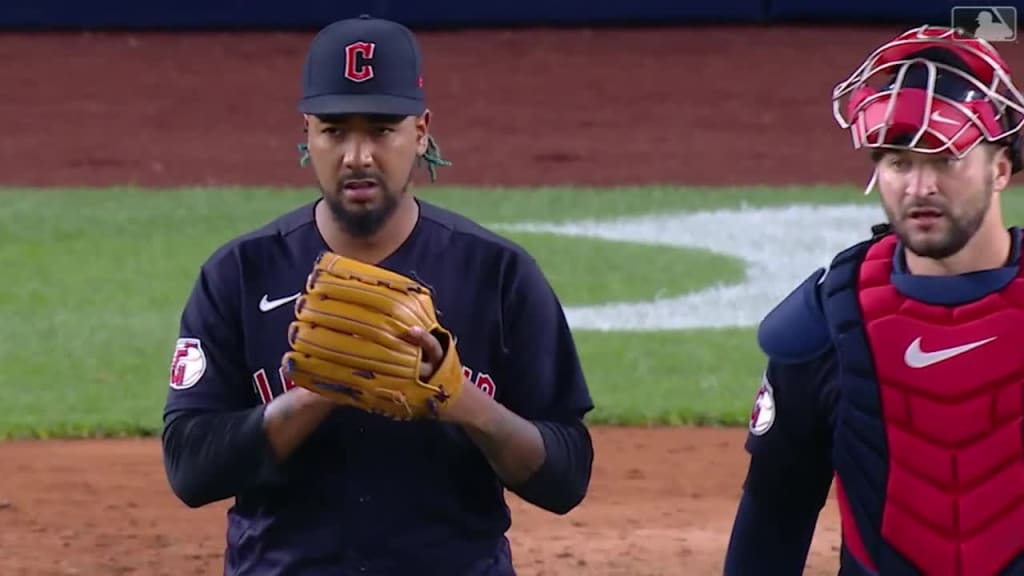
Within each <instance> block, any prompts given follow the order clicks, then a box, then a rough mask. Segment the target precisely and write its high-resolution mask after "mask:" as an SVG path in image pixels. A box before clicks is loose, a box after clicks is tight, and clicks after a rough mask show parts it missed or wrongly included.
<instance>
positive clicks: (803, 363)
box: [725, 26, 1024, 576]
mask: <svg viewBox="0 0 1024 576" xmlns="http://www.w3.org/2000/svg"><path fill="white" fill-rule="evenodd" d="M833 106H834V110H835V113H836V118H837V120H838V121H839V124H840V126H842V127H843V128H844V129H849V130H850V132H851V135H852V136H853V142H854V146H855V147H857V148H866V149H867V151H869V152H870V154H871V158H872V160H873V162H874V175H873V176H872V178H871V184H870V185H869V187H868V191H870V190H871V188H873V187H874V185H875V184H877V187H878V192H879V196H880V200H881V203H882V207H883V209H884V212H885V214H886V216H887V218H888V222H887V223H885V224H882V225H879V226H877V227H876V229H875V230H874V233H873V234H872V237H871V238H869V239H866V240H865V241H863V242H859V243H857V244H854V245H853V246H851V247H849V248H848V249H846V250H844V251H842V252H841V253H839V254H838V255H837V256H836V257H835V258H834V259H833V260H832V262H831V264H830V265H829V266H828V268H825V269H820V270H817V271H815V272H814V273H812V274H811V275H810V276H809V277H808V278H807V279H806V280H805V281H804V282H803V283H802V285H800V287H799V288H797V289H796V290H794V291H793V292H792V294H791V295H790V296H788V297H787V298H785V299H784V300H783V301H782V302H781V303H780V304H779V305H778V306H777V307H776V308H775V309H773V310H772V311H771V312H770V313H769V314H768V315H767V316H766V317H765V319H764V320H763V321H762V323H761V326H760V327H759V333H758V339H759V341H760V344H761V347H762V348H763V349H764V352H765V353H766V355H767V356H768V358H769V360H768V367H767V369H766V371H765V373H764V376H763V379H762V381H761V385H760V388H759V390H758V393H757V396H756V400H755V406H754V410H753V411H752V413H751V418H750V427H749V428H750V431H749V435H748V438H747V450H748V451H749V452H750V455H751V457H750V467H749V470H748V473H747V479H746V482H745V484H744V490H743V497H742V500H741V501H740V504H739V509H738V510H737V513H736V521H735V524H734V526H733V531H732V538H731V541H730V543H729V548H728V552H727V554H726V558H725V574H726V576H748V575H749V576H754V575H760V574H772V575H773V576H796V575H798V574H803V573H804V565H805V562H806V559H807V552H808V548H809V547H810V544H811V540H812V537H813V535H814V532H815V527H816V525H817V521H818V513H819V511H820V510H821V507H822V505H823V504H824V503H825V499H826V497H827V495H828V492H829V488H830V486H831V484H832V480H833V479H834V480H835V494H836V499H837V501H838V504H839V511H840V517H841V523H842V548H841V551H840V552H839V557H840V558H839V563H840V566H841V568H840V573H841V574H843V575H844V576H877V575H883V576H911V575H914V576H916V575H921V574H925V575H928V576H1014V575H1016V576H1019V575H1021V574H1024V442H1022V438H1024V428H1022V425H1024V402H1022V398H1024V354H1021V343H1022V341H1024V298H1022V297H1021V296H1022V287H1024V282H1022V281H1024V267H1022V266H1021V240H1022V238H1021V231H1020V230H1019V229H1018V228H1016V227H1008V226H1007V225H1006V224H1005V223H1004V220H1003V215H1002V207H1001V198H1002V194H1003V192H1004V191H1005V190H1006V189H1007V186H1008V185H1009V183H1010V178H1011V175H1012V174H1013V173H1016V172H1019V171H1020V169H1021V145H1020V142H1021V140H1020V134H1021V127H1022V126H1024V97H1022V95H1021V93H1020V92H1019V91H1018V89H1017V88H1016V87H1015V86H1014V84H1013V81H1012V79H1011V77H1010V72H1009V69H1008V67H1007V66H1006V64H1005V62H1004V61H1003V59H1002V57H1001V56H1000V55H999V53H998V52H997V51H996V50H995V48H994V47H993V46H992V45H991V44H989V43H988V42H985V41H984V40H980V39H977V38H972V37H970V36H968V35H966V34H964V33H962V32H961V31H959V30H954V29H949V28H944V27H930V26H923V27H920V28H915V29H912V30H908V31H906V32H904V33H902V34H900V35H899V36H897V37H896V38H894V39H892V40H891V41H889V42H887V43H885V44H884V45H882V46H880V47H878V49H876V50H875V51H874V52H873V53H872V54H871V55H870V56H869V57H868V58H867V59H866V60H865V61H864V63H863V64H862V65H861V66H860V67H858V69H857V70H856V71H855V72H854V73H853V74H852V75H851V76H850V77H849V78H848V79H847V80H845V81H844V82H841V83H840V84H839V85H838V86H837V87H836V89H835V91H834V93H833Z"/></svg>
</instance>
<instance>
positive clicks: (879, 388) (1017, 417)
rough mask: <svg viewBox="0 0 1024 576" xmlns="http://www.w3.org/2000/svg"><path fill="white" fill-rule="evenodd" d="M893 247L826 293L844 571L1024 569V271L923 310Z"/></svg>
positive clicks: (989, 575)
mask: <svg viewBox="0 0 1024 576" xmlns="http://www.w3.org/2000/svg"><path fill="white" fill-rule="evenodd" d="M896 244H897V242H896V239H895V237H893V236H886V237H884V238H882V239H881V240H879V241H877V242H875V243H873V244H865V245H861V246H860V247H857V248H855V249H851V251H849V252H847V253H846V254H843V255H840V256H839V257H838V258H837V259H836V261H835V262H834V263H833V265H832V268H831V269H830V271H829V274H828V276H826V279H825V281H824V284H823V286H822V287H821V288H822V297H823V299H824V305H825V311H826V314H827V316H828V317H829V323H830V325H831V330H832V333H833V337H834V338H835V343H836V348H837V352H838V358H839V366H840V368H839V382H838V391H839V392H838V397H837V398H836V400H835V402H836V405H835V408H836V409H835V412H834V414H835V425H834V430H833V434H834V435H833V439H834V445H833V461H834V465H835V470H836V494H837V496H838V500H839V506H840V513H841V517H842V528H843V541H844V546H843V553H842V560H843V562H842V564H843V570H842V572H841V574H843V575H844V576H846V575H854V574H881V575H882V576H902V575H910V574H922V575H927V576H997V575H1002V576H1007V575H1024V428H1022V421H1024V274H1018V276H1017V277H1016V278H1015V279H1014V280H1013V281H1011V282H1010V283H1009V284H1008V285H1007V286H1006V287H1005V288H1004V289H1003V290H1002V291H1000V292H996V293H992V294H989V295H988V296H986V297H984V298H982V299H981V300H976V301H973V302H970V303H968V304H965V305H961V306H936V305H930V304H925V303H923V302H920V301H915V300H911V299H909V298H908V297H906V296H904V295H903V294H901V293H899V292H898V291H897V290H896V288H895V287H894V286H893V285H892V283H891V280H890V275H891V272H892V267H893V266H892V259H893V256H894V253H895V248H896ZM859 262H863V263H862V264H861V265H860V266H858V263H859ZM1022 270H1024V267H1022Z"/></svg>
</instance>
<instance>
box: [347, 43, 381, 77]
mask: <svg viewBox="0 0 1024 576" xmlns="http://www.w3.org/2000/svg"><path fill="white" fill-rule="evenodd" d="M376 46H377V45H376V44H374V43H373V42H353V43H352V44H349V45H348V46H345V78H348V79H349V80H351V81H353V82H366V81H367V80H369V79H370V78H373V65H372V64H369V63H368V62H369V61H370V60H373V50H374V48H376Z"/></svg>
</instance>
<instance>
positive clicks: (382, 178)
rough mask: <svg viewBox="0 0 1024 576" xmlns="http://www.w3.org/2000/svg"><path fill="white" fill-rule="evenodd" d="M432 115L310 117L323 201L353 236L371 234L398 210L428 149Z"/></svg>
mask: <svg viewBox="0 0 1024 576" xmlns="http://www.w3.org/2000/svg"><path fill="white" fill-rule="evenodd" d="M429 114H430V113H429V112H426V113H424V114H423V115H422V116H409V117H401V116H378V115H342V116H335V117H316V116H306V128H307V141H308V142H307V143H308V145H309V157H310V162H311V163H312V165H313V169H314V171H315V172H316V177H317V181H318V183H319V184H320V190H321V192H322V193H323V197H324V201H325V203H326V204H327V206H328V207H330V209H331V212H332V213H333V214H334V217H335V219H336V220H337V221H338V222H339V223H340V224H341V225H342V226H344V227H345V229H346V231H347V232H348V233H349V234H351V235H353V236H357V237H366V236H371V235H373V234H374V233H375V232H376V231H377V230H379V229H380V227H381V226H383V224H384V223H385V222H387V220H388V218H389V217H390V216H391V215H392V214H393V213H394V212H395V209H396V208H397V207H398V205H399V202H401V201H402V199H403V198H404V197H405V195H406V190H407V188H408V186H409V183H410V182H411V180H412V174H413V169H414V168H415V167H416V160H417V158H418V157H419V156H420V155H421V154H423V153H424V152H425V151H426V147H427V126H428V124H429Z"/></svg>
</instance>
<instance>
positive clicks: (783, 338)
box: [757, 268, 832, 364]
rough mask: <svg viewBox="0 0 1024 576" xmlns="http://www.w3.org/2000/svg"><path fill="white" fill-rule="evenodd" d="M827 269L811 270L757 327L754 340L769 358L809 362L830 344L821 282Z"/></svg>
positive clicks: (788, 362) (780, 361) (784, 362)
mask: <svg viewBox="0 0 1024 576" xmlns="http://www.w3.org/2000/svg"><path fill="white" fill-rule="evenodd" d="M827 274H828V268H818V269H817V270H815V271H814V272H812V273H811V274H810V275H809V276H807V277H806V278H804V280H803V281H802V282H801V283H800V284H799V285H798V286H797V287H796V288H795V289H793V290H792V291H791V292H790V293H789V294H787V295H786V297H785V298H783V299H782V300H781V301H780V302H779V303H778V304H777V305H776V306H775V307H774V308H772V309H771V310H770V311H769V312H768V314H767V315H765V317H764V319H762V320H761V323H760V324H759V325H758V327H757V343H758V345H759V346H760V347H761V350H762V351H763V352H764V353H765V355H766V356H768V358H770V359H771V360H773V361H775V362H778V363H782V364H797V363H803V362H809V361H811V360H813V359H814V358H817V357H819V356H821V355H822V354H824V353H825V352H827V351H828V350H829V349H830V348H831V346H832V339H831V336H830V333H829V327H828V321H827V320H826V316H825V309H824V306H823V302H822V294H821V284H822V282H823V281H824V280H825V277H826V275H827Z"/></svg>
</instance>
